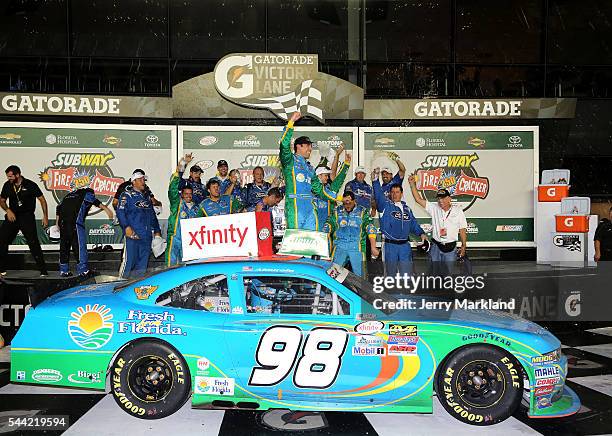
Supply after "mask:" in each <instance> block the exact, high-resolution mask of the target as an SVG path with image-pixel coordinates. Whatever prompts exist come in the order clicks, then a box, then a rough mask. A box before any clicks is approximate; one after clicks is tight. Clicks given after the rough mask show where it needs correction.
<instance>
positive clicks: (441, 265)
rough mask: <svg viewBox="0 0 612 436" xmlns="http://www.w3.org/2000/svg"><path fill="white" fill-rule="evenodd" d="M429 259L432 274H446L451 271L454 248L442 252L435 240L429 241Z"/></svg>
mask: <svg viewBox="0 0 612 436" xmlns="http://www.w3.org/2000/svg"><path fill="white" fill-rule="evenodd" d="M429 259H430V260H431V270H432V274H433V275H436V276H448V275H451V274H452V272H453V267H454V265H455V261H456V260H457V253H456V252H455V250H452V251H449V252H448V253H444V252H442V251H441V250H440V248H438V246H437V245H436V243H435V242H433V241H431V249H430V250H429Z"/></svg>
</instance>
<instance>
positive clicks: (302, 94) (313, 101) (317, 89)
mask: <svg viewBox="0 0 612 436" xmlns="http://www.w3.org/2000/svg"><path fill="white" fill-rule="evenodd" d="M322 84H323V83H322V82H321V81H320V80H304V81H303V82H302V83H301V84H300V86H298V87H297V88H296V90H295V91H294V92H290V93H289V94H285V95H281V96H279V97H266V98H258V100H259V101H262V102H266V103H250V104H249V106H252V107H262V108H268V109H270V110H271V111H272V112H274V114H275V115H276V116H278V117H279V118H282V119H283V120H286V119H288V118H289V116H290V115H291V114H292V113H294V112H300V113H301V114H302V115H310V116H312V117H313V118H316V119H317V120H319V121H320V122H321V123H325V117H324V116H323V101H322V100H323V99H322V91H321V89H324V88H323V86H321V85H322Z"/></svg>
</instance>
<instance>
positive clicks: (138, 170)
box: [132, 168, 146, 174]
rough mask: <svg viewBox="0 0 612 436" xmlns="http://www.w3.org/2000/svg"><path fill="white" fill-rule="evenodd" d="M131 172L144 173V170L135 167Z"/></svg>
mask: <svg viewBox="0 0 612 436" xmlns="http://www.w3.org/2000/svg"><path fill="white" fill-rule="evenodd" d="M132 173H142V174H146V173H145V171H144V170H143V169H142V168H136V169H135V170H134V171H132Z"/></svg>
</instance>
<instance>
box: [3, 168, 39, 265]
mask: <svg viewBox="0 0 612 436" xmlns="http://www.w3.org/2000/svg"><path fill="white" fill-rule="evenodd" d="M5 173H6V178H7V179H8V180H7V181H6V182H4V185H3V186H2V193H1V194H0V207H2V209H3V210H4V211H5V212H6V216H5V219H4V222H3V223H2V227H0V275H1V276H4V275H6V257H7V255H8V246H9V245H10V244H11V243H12V242H13V240H14V239H15V237H16V236H17V233H19V230H21V233H23V236H24V238H25V240H26V242H27V244H28V247H29V248H30V253H31V254H32V256H34V260H35V261H36V266H38V270H39V271H40V275H41V277H46V276H47V265H45V258H44V257H43V253H42V249H41V248H40V242H39V240H38V235H37V232H36V218H35V217H34V210H35V209H36V199H38V201H39V202H40V207H41V208H42V212H43V218H42V225H43V227H45V228H46V227H47V226H48V225H49V215H48V211H47V201H46V200H45V197H44V196H43V193H42V192H41V190H40V188H39V187H38V185H37V184H36V183H34V182H33V181H31V180H29V179H26V178H25V177H23V176H22V175H21V170H20V169H19V167H18V166H17V165H11V166H9V167H8V168H7V169H6V171H5ZM7 200H8V205H7V202H6V201H7Z"/></svg>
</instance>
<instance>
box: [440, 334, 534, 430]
mask: <svg viewBox="0 0 612 436" xmlns="http://www.w3.org/2000/svg"><path fill="white" fill-rule="evenodd" d="M436 394H437V396H438V399H439V400H440V403H442V406H443V407H444V408H445V409H446V411H447V412H448V413H449V414H451V415H452V416H454V417H455V418H457V419H458V420H459V421H463V422H465V423H468V424H473V425H491V424H496V423H498V422H501V421H503V420H505V419H506V418H508V417H509V416H511V415H512V414H513V413H514V412H515V411H516V409H517V408H518V406H519V404H520V403H521V398H522V395H523V375H522V368H521V366H520V364H519V363H518V362H517V361H516V359H515V358H514V357H513V356H512V355H510V354H509V353H507V352H505V351H503V350H501V349H499V348H496V347H491V346H488V345H474V346H469V347H464V348H461V349H459V350H457V351H455V352H454V353H452V354H451V355H450V356H449V357H448V358H447V359H446V360H445V361H444V363H443V364H442V366H441V367H440V368H439V370H438V374H437V376H436Z"/></svg>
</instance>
